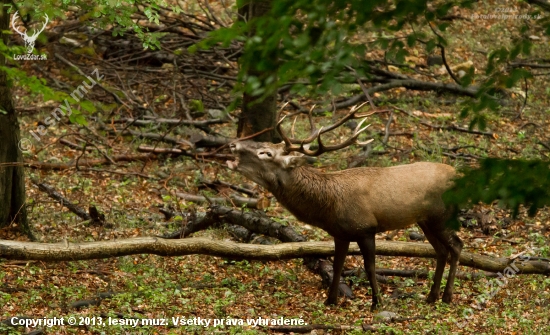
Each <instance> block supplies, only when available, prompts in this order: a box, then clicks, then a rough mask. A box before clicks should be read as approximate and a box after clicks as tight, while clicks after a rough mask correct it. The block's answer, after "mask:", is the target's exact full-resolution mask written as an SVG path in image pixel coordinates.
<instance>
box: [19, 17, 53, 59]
mask: <svg viewBox="0 0 550 335" xmlns="http://www.w3.org/2000/svg"><path fill="white" fill-rule="evenodd" d="M18 13H19V12H18V11H17V12H15V14H13V18H12V19H11V26H12V28H13V30H15V31H16V32H17V33H18V34H19V35H21V37H23V41H25V48H27V53H28V54H31V53H32V51H33V49H34V42H35V41H36V39H37V38H38V35H40V33H41V32H43V31H44V29H46V25H47V24H48V21H49V17H48V14H44V15H45V18H46V22H44V25H43V26H42V29H40V30H38V31H37V30H35V31H34V34H32V35H31V36H29V35H27V32H29V30H26V31H25V32H22V31H20V30H19V29H17V26H16V25H15V20H16V19H17V14H18Z"/></svg>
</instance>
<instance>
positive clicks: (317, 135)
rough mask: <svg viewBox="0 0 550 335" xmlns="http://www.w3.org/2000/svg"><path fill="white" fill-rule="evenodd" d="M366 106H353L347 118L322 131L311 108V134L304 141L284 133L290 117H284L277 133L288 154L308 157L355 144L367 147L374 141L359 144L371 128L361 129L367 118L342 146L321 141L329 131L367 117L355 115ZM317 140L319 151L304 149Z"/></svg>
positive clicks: (309, 117) (309, 115)
mask: <svg viewBox="0 0 550 335" xmlns="http://www.w3.org/2000/svg"><path fill="white" fill-rule="evenodd" d="M365 104H366V102H365V103H363V104H361V105H359V106H357V105H356V106H353V107H352V108H351V110H350V112H349V113H348V114H346V116H344V117H343V118H342V119H340V120H339V121H338V122H336V123H334V124H332V125H330V126H328V127H321V128H320V129H318V130H317V129H316V127H315V125H314V123H313V117H312V112H313V108H311V109H310V110H309V113H308V119H309V124H310V127H311V133H310V135H309V137H308V138H306V139H303V140H296V139H292V138H289V137H288V136H287V135H285V133H284V132H283V129H282V126H281V124H282V123H283V121H284V119H285V118H286V117H287V116H289V115H285V116H284V117H282V118H281V119H280V120H279V122H278V123H277V132H279V134H280V135H281V137H282V138H283V141H284V142H285V151H286V152H287V153H289V152H292V151H295V152H301V153H303V154H305V155H308V156H319V155H321V154H322V153H325V152H329V151H335V150H339V149H342V148H345V147H347V146H350V145H352V144H354V143H358V144H360V145H366V144H368V143H370V142H372V141H373V140H372V139H370V140H368V141H365V142H357V138H358V137H359V135H360V134H361V133H362V132H364V131H365V130H366V129H367V128H368V127H369V126H370V124H369V125H367V126H365V127H363V128H361V126H362V125H363V123H364V122H365V121H366V120H367V118H366V117H365V118H364V119H363V120H361V122H359V124H358V125H357V127H355V130H354V131H353V134H352V136H351V137H350V138H348V139H347V140H346V141H344V142H342V143H340V144H337V145H332V146H326V145H324V144H323V142H322V141H321V134H324V133H326V132H328V131H331V130H333V129H335V128H337V127H339V126H341V125H342V124H343V123H344V122H346V121H347V120H350V119H358V118H362V117H364V116H365V115H360V116H358V115H355V113H356V112H357V111H358V110H359V109H361V107H363V106H364V105H365ZM298 113H300V112H296V113H292V114H290V116H293V115H296V114H298ZM372 114H374V113H369V114H368V115H366V116H367V117H368V116H370V115H372ZM315 139H317V143H318V144H319V147H318V148H317V150H315V151H313V150H309V149H307V148H305V147H304V145H305V144H309V143H311V142H313V141H314V140H315ZM295 144H299V145H295Z"/></svg>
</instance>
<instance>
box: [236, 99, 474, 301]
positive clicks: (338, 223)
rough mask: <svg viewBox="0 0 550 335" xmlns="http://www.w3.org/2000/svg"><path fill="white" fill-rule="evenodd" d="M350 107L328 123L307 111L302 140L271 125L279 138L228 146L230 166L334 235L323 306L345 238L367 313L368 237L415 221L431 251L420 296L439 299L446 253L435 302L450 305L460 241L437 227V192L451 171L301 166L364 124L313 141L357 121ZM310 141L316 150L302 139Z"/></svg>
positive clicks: (440, 218)
mask: <svg viewBox="0 0 550 335" xmlns="http://www.w3.org/2000/svg"><path fill="white" fill-rule="evenodd" d="M356 110H357V109H355V108H354V109H352V110H351V112H350V113H349V114H347V115H346V117H344V118H343V119H341V120H340V121H339V122H337V123H336V124H334V125H331V126H329V127H326V128H321V129H319V130H317V129H315V127H314V125H313V121H312V118H311V113H310V124H311V127H312V132H311V135H310V136H309V137H308V138H307V139H305V140H303V141H299V140H295V139H291V138H289V137H287V136H286V135H285V134H284V132H283V130H282V127H281V123H282V121H283V120H284V118H283V119H281V120H280V121H279V123H278V124H277V130H278V132H279V133H280V134H281V136H282V137H283V139H284V143H280V144H272V143H258V142H252V141H243V142H236V143H232V144H231V145H230V147H231V151H232V153H233V154H234V156H235V158H236V159H235V161H228V162H227V164H228V166H229V168H230V169H232V170H234V171H238V172H239V173H241V174H243V175H244V176H245V177H247V178H249V179H251V180H253V181H254V182H256V183H258V184H259V185H261V186H263V187H265V188H266V189H267V190H269V191H270V192H271V193H273V195H274V196H275V197H276V198H277V200H278V201H279V202H280V203H281V204H282V205H283V206H284V207H285V208H287V209H288V210H289V211H290V212H291V213H292V214H293V215H294V216H296V218H297V219H298V220H300V221H302V222H305V223H308V224H310V225H313V226H316V227H319V228H321V229H323V230H325V231H326V232H328V233H329V234H330V235H331V236H333V237H334V244H335V256H334V264H333V270H334V277H333V281H332V283H331V285H330V288H329V291H328V297H327V300H326V301H325V304H336V303H337V300H338V286H339V282H340V274H341V272H342V268H343V266H344V260H345V258H346V254H347V251H348V247H349V244H350V242H357V244H358V245H359V248H360V249H361V253H362V255H363V260H364V263H365V270H366V273H367V276H368V279H369V281H370V286H371V288H372V308H371V309H372V310H374V309H376V308H377V306H378V305H379V303H381V299H380V296H379V291H378V285H377V283H376V273H375V238H374V235H375V234H376V233H379V232H384V231H390V230H395V229H401V228H405V227H407V226H409V225H411V224H414V223H417V224H418V225H419V226H420V228H421V229H422V230H423V232H424V234H425V235H426V237H427V239H428V241H429V242H430V243H431V245H432V246H433V248H434V249H435V251H436V253H437V261H436V269H435V275H434V278H433V285H432V287H431V290H430V293H429V294H428V297H427V301H428V302H435V301H437V300H438V299H439V295H440V286H441V278H442V277H443V272H444V269H445V265H446V262H447V258H448V255H449V254H450V270H449V277H448V280H447V285H446V287H445V290H444V293H443V297H442V301H443V302H446V303H450V302H451V300H452V295H453V285H454V278H455V275H456V270H457V266H458V260H459V256H460V252H461V251H462V245H463V244H462V241H461V240H460V238H459V237H458V236H457V235H456V233H455V231H453V230H452V229H450V228H449V227H447V226H446V225H445V223H446V221H447V220H448V219H449V217H450V215H451V209H450V208H448V207H446V206H445V204H444V202H443V200H442V194H443V193H444V192H445V191H446V190H447V189H448V188H449V187H451V186H452V184H453V181H452V180H453V178H454V177H455V170H454V168H452V167H451V166H449V165H445V164H439V163H428V162H423V163H414V164H408V165H401V166H394V167H383V168H380V167H360V168H353V169H347V170H342V171H338V172H331V173H324V172H321V171H319V170H318V169H315V168H313V167H311V166H309V165H308V164H307V160H306V157H305V156H304V155H307V156H318V155H320V154H322V153H324V152H327V151H333V150H338V149H341V148H344V147H346V146H349V145H351V144H353V143H355V142H356V140H357V137H358V136H359V134H360V133H361V132H363V131H364V130H365V129H366V128H367V127H368V126H367V127H364V128H362V129H360V127H361V125H362V123H363V122H364V121H365V119H363V121H362V122H361V123H360V124H359V125H358V126H357V128H356V129H355V131H354V133H353V135H352V136H351V138H349V139H348V140H347V141H345V142H343V143H341V144H339V145H333V146H326V145H325V144H323V142H322V141H321V138H320V136H321V134H323V133H325V132H327V131H329V130H332V129H334V128H336V127H338V126H340V125H341V124H343V123H344V122H345V121H346V120H349V119H351V118H358V117H359V116H356V115H355V113H356ZM315 139H317V142H318V149H317V150H315V151H313V150H310V149H309V148H306V147H305V146H304V144H306V143H311V142H313V141H314V140H315Z"/></svg>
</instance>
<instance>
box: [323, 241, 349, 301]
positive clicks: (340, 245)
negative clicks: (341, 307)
mask: <svg viewBox="0 0 550 335" xmlns="http://www.w3.org/2000/svg"><path fill="white" fill-rule="evenodd" d="M348 248H349V241H342V240H339V239H336V238H334V263H333V264H332V273H333V274H332V283H331V284H330V288H329V290H328V297H327V300H325V305H336V303H337V302H338V291H339V290H338V287H339V286H340V274H341V273H342V269H343V268H344V261H345V260H346V255H347V254H348Z"/></svg>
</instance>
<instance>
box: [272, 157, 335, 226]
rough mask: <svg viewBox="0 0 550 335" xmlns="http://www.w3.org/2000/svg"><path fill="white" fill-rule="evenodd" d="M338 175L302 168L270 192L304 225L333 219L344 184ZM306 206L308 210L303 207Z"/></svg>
mask: <svg viewBox="0 0 550 335" xmlns="http://www.w3.org/2000/svg"><path fill="white" fill-rule="evenodd" d="M336 179H337V178H336V175H334V174H327V173H321V172H319V171H318V170H316V169H314V168H311V167H308V166H301V167H298V168H295V169H292V170H291V171H290V172H289V173H288V174H286V175H285V176H284V177H281V178H279V180H278V181H277V182H278V183H277V185H274V187H273V189H272V190H270V191H271V192H272V193H273V195H275V197H276V198H277V200H278V201H279V202H280V203H281V204H282V205H283V206H285V207H286V208H287V209H288V210H289V211H290V212H291V213H292V214H294V215H295V216H296V217H297V218H298V219H299V220H301V221H308V219H309V220H311V219H313V220H315V219H317V218H318V217H322V218H323V219H324V220H326V219H327V217H326V216H327V215H333V214H334V213H335V211H337V210H338V209H337V208H335V205H336V204H337V203H344V199H342V196H343V194H344V193H345V192H344V188H345V184H346V183H343V182H342V180H336ZM304 204H307V206H304Z"/></svg>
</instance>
